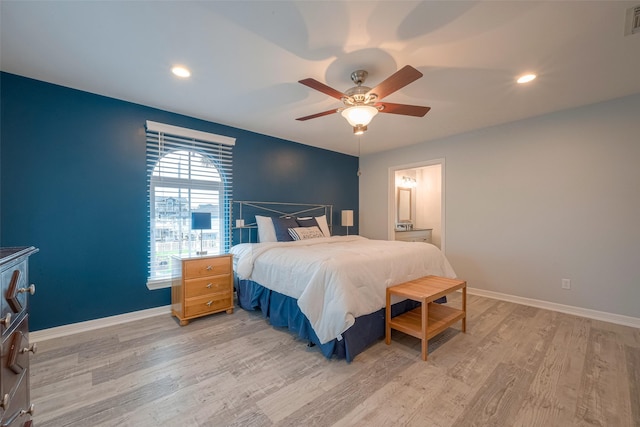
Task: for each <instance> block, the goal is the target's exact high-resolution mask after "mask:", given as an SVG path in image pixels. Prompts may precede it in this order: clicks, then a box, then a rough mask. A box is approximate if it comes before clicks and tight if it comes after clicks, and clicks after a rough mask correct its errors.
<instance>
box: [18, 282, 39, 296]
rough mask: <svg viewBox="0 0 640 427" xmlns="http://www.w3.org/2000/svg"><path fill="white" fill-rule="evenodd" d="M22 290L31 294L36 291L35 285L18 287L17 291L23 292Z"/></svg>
mask: <svg viewBox="0 0 640 427" xmlns="http://www.w3.org/2000/svg"><path fill="white" fill-rule="evenodd" d="M24 292H29V293H30V294H31V295H33V294H35V293H36V285H33V284H31V285H29V287H28V288H20V289H18V293H24Z"/></svg>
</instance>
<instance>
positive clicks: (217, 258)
mask: <svg viewBox="0 0 640 427" xmlns="http://www.w3.org/2000/svg"><path fill="white" fill-rule="evenodd" d="M232 262H233V259H232V255H231V254H225V255H214V256H204V257H197V258H180V257H174V258H172V260H171V263H172V264H171V273H172V276H173V279H172V281H171V314H173V315H174V316H176V317H177V318H178V319H179V320H180V325H181V326H184V325H187V324H188V323H189V320H190V319H194V318H196V317H201V316H206V315H208V314H212V313H218V312H220V311H226V312H227V313H229V314H231V313H233V274H232V271H233V270H232Z"/></svg>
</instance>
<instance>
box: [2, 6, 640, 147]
mask: <svg viewBox="0 0 640 427" xmlns="http://www.w3.org/2000/svg"><path fill="white" fill-rule="evenodd" d="M633 6H640V0H636V1H633V2H618V1H584V2H582V1H562V2H560V1H550V2H539V1H503V2H497V1H481V2H463V1H425V2H404V1H382V2H380V1H279V2H268V1H229V2H221V1H209V2H207V1H164V2H160V1H158V2H155V1H84V2H79V1H77V2H76V1H73V2H72V1H10V0H2V1H1V2H0V14H1V33H0V36H1V44H0V49H1V50H0V68H1V69H2V71H6V72H9V73H14V74H19V75H22V76H26V77H31V78H34V79H38V80H43V81H46V82H51V83H56V84H60V85H63V86H67V87H71V88H76V89H80V90H84V91H88V92H93V93H97V94H101V95H106V96H110V97H113V98H118V99H122V100H126V101H131V102H135V103H139V104H144V105H148V106H152V107H157V108H160V109H163V110H168V111H172V112H176V113H180V114H185V115H188V116H192V117H197V118H201V119H205V120H209V121H213V122H217V123H222V124H226V125H230V126H235V127H238V128H242V129H247V130H251V131H255V132H259V133H262V134H266V135H272V136H275V137H280V138H284V139H288V140H292V141H296V142H300V143H303V144H307V145H311V146H317V147H323V148H326V149H329V150H333V151H338V152H342V153H348V154H353V155H357V154H358V140H357V137H355V136H353V134H352V129H351V127H350V126H349V125H348V124H347V122H346V120H345V119H344V118H342V117H341V116H340V115H339V114H333V115H330V116H325V117H320V118H317V119H313V120H309V121H306V122H300V121H296V120H295V118H296V117H301V116H306V115H310V114H314V113H318V112H321V111H325V110H329V109H331V108H337V107H339V106H340V102H339V101H338V100H336V99H334V98H331V97H329V96H327V95H324V94H322V93H320V92H317V91H314V90H312V89H310V88H308V87H306V86H303V85H301V84H299V83H297V81H298V80H301V79H304V78H307V77H311V78H314V79H316V80H319V81H321V82H324V83H326V84H327V85H329V86H331V87H333V88H335V89H337V90H339V91H345V90H346V89H348V88H349V87H351V86H353V84H352V82H351V80H350V78H349V75H350V73H351V72H352V71H354V70H356V69H365V70H367V71H368V72H369V78H368V79H367V82H366V85H367V86H370V87H374V86H375V85H377V84H378V83H380V82H381V81H382V80H384V79H385V78H386V77H388V76H390V75H391V74H393V73H394V72H395V71H397V70H398V69H400V68H402V67H403V66H404V65H412V66H414V67H415V68H417V69H418V70H420V71H421V72H422V73H423V74H424V77H422V78H421V79H419V80H417V81H415V82H413V83H411V84H410V85H408V86H406V87H405V88H403V89H401V90H399V91H398V92H395V93H393V94H391V95H389V96H388V97H386V98H384V100H385V101H388V102H394V103H406V104H414V105H426V106H430V107H431V108H432V110H431V111H430V112H429V113H428V114H427V115H426V116H425V117H423V118H415V117H405V116H399V115H395V114H379V115H377V116H376V117H375V118H374V119H373V122H372V123H371V125H370V126H369V131H368V132H367V133H365V135H364V136H362V139H361V146H362V148H361V152H362V154H363V155H364V154H368V153H373V152H378V151H383V150H389V149H393V148H396V147H400V146H405V145H411V144H417V143H421V142H424V141H428V140H433V139H436V138H441V137H444V136H448V135H452V134H456V133H461V132H467V131H470V130H474V129H479V128H483V127H487V126H491V125H496V124H500V123H505V122H510V121H514V120H518V119H522V118H526V117H531V116H536V115H540V114H544V113H549V112H553V111H558V110H562V109H566V108H572V107H576V106H580V105H586V104H591V103H595V102H599V101H603V100H607V99H613V98H617V97H620V96H624V95H629V94H633V93H640V34H635V35H630V36H625V34H624V33H625V13H626V10H627V9H629V8H631V7H633ZM174 64H184V65H186V66H188V67H189V68H190V69H191V71H192V77H191V78H190V79H188V80H181V79H179V78H177V77H174V76H173V75H172V74H171V73H170V71H169V70H170V68H171V66H172V65H174ZM525 71H534V72H536V73H537V74H538V75H539V77H538V79H537V80H535V81H534V82H533V83H530V84H529V85H526V86H521V85H516V84H515V82H514V78H515V77H516V76H517V75H519V74H521V73H523V72H525Z"/></svg>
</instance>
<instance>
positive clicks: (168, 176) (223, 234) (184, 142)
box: [147, 121, 235, 289]
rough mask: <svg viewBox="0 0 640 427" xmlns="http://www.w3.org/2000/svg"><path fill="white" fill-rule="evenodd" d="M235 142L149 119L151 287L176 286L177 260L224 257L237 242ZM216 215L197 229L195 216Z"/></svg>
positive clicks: (148, 162)
mask: <svg viewBox="0 0 640 427" xmlns="http://www.w3.org/2000/svg"><path fill="white" fill-rule="evenodd" d="M234 144H235V139H233V138H228V137H225V136H221V135H214V134H210V133H205V132H199V131H194V130H191V129H185V128H179V127H176V126H170V125H165V124H162V123H155V122H150V121H147V179H148V197H149V200H148V201H149V278H148V283H147V286H148V287H149V289H157V288H161V287H166V286H168V285H169V284H170V283H171V257H172V256H174V255H180V256H196V255H197V254H198V253H199V252H201V251H206V252H207V253H208V254H214V255H215V254H221V253H226V252H227V251H228V250H229V246H230V242H231V235H230V230H231V226H230V225H231V223H230V221H231V186H232V185H231V184H232V179H231V168H232V148H233V145H234ZM192 212H206V213H209V214H210V215H211V228H210V229H208V230H199V229H197V230H194V229H192V227H191V213H192Z"/></svg>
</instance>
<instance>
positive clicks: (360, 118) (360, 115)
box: [341, 105, 378, 132]
mask: <svg viewBox="0 0 640 427" xmlns="http://www.w3.org/2000/svg"><path fill="white" fill-rule="evenodd" d="M341 114H342V117H344V118H345V119H347V121H348V122H349V124H350V125H351V126H353V127H354V128H356V127H357V126H364V127H365V128H366V127H367V125H368V124H369V123H371V119H373V116H375V115H376V114H378V109H377V108H376V107H372V106H371V105H354V106H353V107H348V108H345V109H344V110H342V113H341ZM354 132H355V131H354Z"/></svg>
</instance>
